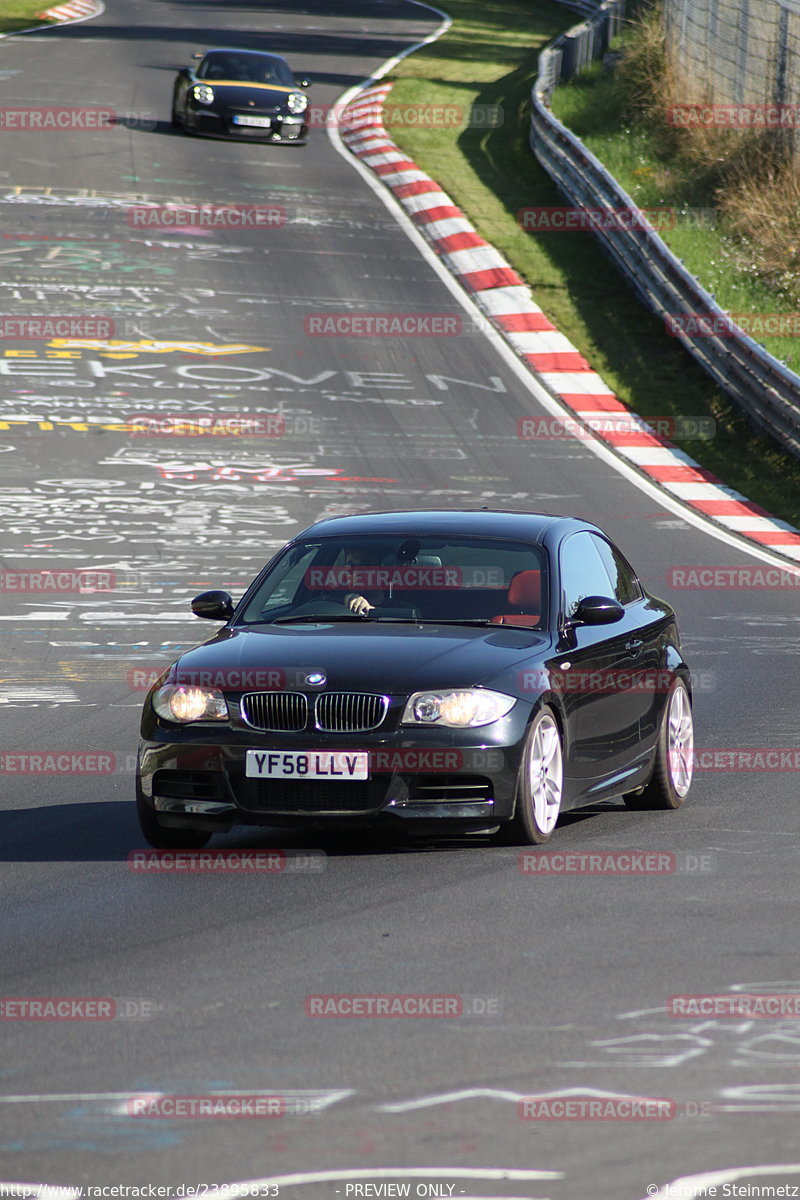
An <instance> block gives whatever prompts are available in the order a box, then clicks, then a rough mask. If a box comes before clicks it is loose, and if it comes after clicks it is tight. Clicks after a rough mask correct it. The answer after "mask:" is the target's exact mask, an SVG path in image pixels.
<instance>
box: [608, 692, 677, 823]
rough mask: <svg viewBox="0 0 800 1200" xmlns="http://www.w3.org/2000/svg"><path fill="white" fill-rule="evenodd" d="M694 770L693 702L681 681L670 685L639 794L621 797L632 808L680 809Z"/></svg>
mask: <svg viewBox="0 0 800 1200" xmlns="http://www.w3.org/2000/svg"><path fill="white" fill-rule="evenodd" d="M693 769H694V725H693V722H692V701H691V699H690V697H689V692H688V689H687V687H686V684H685V683H684V682H683V680H682V679H676V680H675V682H674V683H673V685H672V687H671V689H670V691H669V694H668V696H667V702H666V704H665V705H664V716H663V718H662V721H661V729H660V730H659V733H658V743H657V746H656V761H655V765H654V767H653V774H652V776H651V778H650V782H649V783H648V784H647V786H646V787H645V789H644V791H643V792H642V793H641V795H638V796H630V797H629V796H626V797H624V800H625V803H626V804H627V805H629V807H631V808H662V809H666V808H671V809H675V808H680V806H681V805H682V804H683V803H684V801H685V800H686V798H687V796H688V795H689V788H690V787H691V783H692V772H693Z"/></svg>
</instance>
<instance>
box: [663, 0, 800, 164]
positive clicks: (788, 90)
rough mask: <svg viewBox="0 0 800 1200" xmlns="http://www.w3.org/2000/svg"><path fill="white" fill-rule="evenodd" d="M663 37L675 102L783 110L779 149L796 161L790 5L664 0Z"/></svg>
mask: <svg viewBox="0 0 800 1200" xmlns="http://www.w3.org/2000/svg"><path fill="white" fill-rule="evenodd" d="M664 31H665V35H666V49H667V55H668V58H669V62H670V65H671V68H672V71H673V75H674V79H675V82H676V85H677V89H678V92H679V93H680V95H678V96H677V97H676V99H677V100H683V101H685V102H686V103H689V104H691V103H710V104H715V105H720V106H727V105H747V106H751V105H756V106H762V105H763V106H769V105H780V106H783V108H784V110H785V111H786V112H787V113H789V114H790V119H789V120H788V122H787V124H786V125H785V126H784V130H785V132H786V133H788V134H790V135H791V137H785V138H784V144H786V145H790V144H791V143H793V144H792V145H791V148H792V150H793V153H794V154H795V156H797V157H798V158H800V138H799V137H798V130H797V126H796V124H793V123H792V120H791V114H792V113H793V112H794V110H800V4H798V3H797V0H664Z"/></svg>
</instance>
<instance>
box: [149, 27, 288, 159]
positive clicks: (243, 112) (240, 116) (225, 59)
mask: <svg viewBox="0 0 800 1200" xmlns="http://www.w3.org/2000/svg"><path fill="white" fill-rule="evenodd" d="M309 86H310V83H309V80H307V79H301V80H299V81H298V80H296V79H295V77H294V75H293V74H292V72H291V70H290V68H289V65H288V63H287V62H286V60H285V59H283V58H281V56H280V55H279V54H265V53H262V52H261V51H259V50H224V49H219V50H209V51H208V53H207V54H205V55H204V56H203V58H202V59H201V61H200V63H199V64H198V66H197V67H196V68H195V67H186V68H185V69H184V70H183V71H181V72H180V74H179V75H178V77H177V79H176V80H175V88H174V91H173V95H172V124H173V125H175V126H176V127H177V128H180V129H185V130H188V131H190V132H191V133H204V134H210V135H212V136H215V137H233V138H240V139H242V140H244V141H262V142H264V141H266V142H294V143H297V144H302V143H304V142H305V138H306V134H307V133H308V116H307V112H308V97H307V96H306V94H305V89H306V88H308V87H309Z"/></svg>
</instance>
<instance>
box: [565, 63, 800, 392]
mask: <svg viewBox="0 0 800 1200" xmlns="http://www.w3.org/2000/svg"><path fill="white" fill-rule="evenodd" d="M553 112H554V113H555V115H556V116H557V117H558V118H559V120H560V121H563V122H564V124H565V125H567V126H568V127H569V128H570V129H571V130H572V131H573V133H576V134H577V135H578V137H580V138H581V139H582V141H583V142H584V143H585V144H586V146H587V147H588V148H589V150H591V151H592V153H593V154H596V155H597V157H598V158H599V159H600V161H601V162H602V163H604V165H605V166H606V167H607V168H608V170H609V171H610V172H611V174H612V175H613V176H614V178H615V179H617V180H618V181H619V182H620V183H621V184H622V186H623V187H624V188H625V190H626V192H628V194H629V195H630V196H631V197H632V199H633V200H635V201H636V203H637V204H638V205H640V206H651V205H652V206H663V205H665V206H667V207H669V208H677V209H678V213H677V214H676V223H675V227H674V228H672V229H669V228H666V229H662V230H661V231H660V232H661V236H662V237H663V239H664V241H665V242H666V243H667V245H668V246H669V247H670V249H671V250H672V251H673V253H674V254H677V256H678V257H679V258H680V259H682V260H683V262H684V264H685V265H686V267H687V268H688V270H690V271H691V272H692V274H693V275H695V276H696V277H697V278H698V279H699V281H700V283H701V284H702V285H703V287H704V288H705V289H706V290H707V291H709V292H711V294H712V295H713V296H714V298H715V299H716V301H717V303H718V304H719V305H720V306H721V307H722V308H723V309H725V311H726V312H731V313H754V314H758V313H796V312H797V302H796V300H795V298H794V297H793V296H792V295H791V293H790V292H788V291H787V292H781V291H778V290H777V289H776V288H773V287H770V286H768V285H767V284H766V283H765V282H763V281H762V280H759V279H757V278H755V277H754V274H753V272H752V271H749V270H747V268H746V267H745V266H743V265H741V264H742V257H743V256H742V254H741V253H740V252H739V248H738V242H737V239H736V237H734V236H732V235H731V234H730V233H728V232H726V230H725V225H724V221H723V220H722V219H716V217H715V214H716V209H715V207H714V203H715V199H714V190H715V183H714V181H713V180H712V178H711V172H702V171H698V169H697V167H696V165H694V164H691V163H688V162H683V161H681V159H680V158H679V157H677V156H675V155H667V154H665V153H664V150H663V147H664V146H665V144H666V143H665V141H664V139H660V138H659V137H658V135H657V134H656V133H654V132H653V130H652V129H650V128H648V127H646V126H645V127H638V128H637V127H635V126H634V127H631V124H630V122H628V121H626V120H625V119H624V117H623V112H622V103H621V98H620V95H619V92H618V89H617V87H616V85H615V81H614V77H613V75H607V74H606V75H604V74H603V73H602V70H601V68H600V67H599V66H595V67H593V68H591V70H589V71H586V72H585V73H584V74H583V75H581V76H580V77H578V78H577V79H573V80H571V81H570V82H569V83H568V84H566V85H565V86H563V87H560V88H559V89H558V90H557V91H556V93H555V97H554V101H553ZM692 209H703V210H706V211H707V212H708V213H709V214H710V215H711V216H712V217H713V218H714V219H715V220H716V224H715V225H714V224H710V225H708V224H707V225H704V226H702V227H701V226H698V224H697V223H696V222H695V223H693V218H692V213H691V210H692ZM680 210H684V211H685V216H683V217H682V216H681V211H680ZM752 336H753V337H754V340H755V341H757V342H759V343H760V344H761V345H762V346H764V347H765V348H766V349H767V350H768V351H769V353H770V354H773V355H775V357H776V358H779V359H782V360H783V361H785V362H786V363H787V364H788V365H789V366H790V367H791V368H792V370H794V371H800V342H798V339H797V338H796V337H792V336H789V337H761V336H757V335H755V334H753V335H752Z"/></svg>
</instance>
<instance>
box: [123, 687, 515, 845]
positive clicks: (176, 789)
mask: <svg viewBox="0 0 800 1200" xmlns="http://www.w3.org/2000/svg"><path fill="white" fill-rule="evenodd" d="M530 711H531V706H530V705H529V704H526V703H525V702H523V701H518V702H517V704H516V705H515V707H514V709H513V710H512V712H511V713H510V714H509V715H508V716H507V717H505V718H504V719H503V720H502V721H498V722H495V723H494V724H493V725H489V726H484V727H482V728H478V729H467V730H453V729H432V728H419V729H417V728H409V727H407V726H404V727H395V729H393V730H391V729H390V730H382V729H381V730H376V731H373V732H371V733H362V734H355V733H351V734H331V733H320V732H314V731H304V732H303V733H293V734H287V733H285V732H284V733H265V732H260V731H256V730H253V729H249V730H247V729H234V728H231V726H230V725H222V724H220V726H219V727H218V728H216V729H215V728H213V727H211V726H210V725H209V724H203V725H195V726H187V727H178V728H176V727H175V726H172V725H168V724H167V723H166V722H160V721H158V722H156V721H152V722H146V726H148V727H146V728H145V730H144V733H145V737H144V740H143V741H142V744H141V746H140V751H139V768H138V772H137V789H138V794H139V798H140V802H141V803H143V804H144V805H146V806H147V807H148V808H151V809H152V810H153V811H154V812H155V813H156V814H157V816H158V821H159V823H160V824H162V825H164V826H168V827H172V828H183V829H187V828H193V829H204V830H225V829H229V828H230V827H231V826H232V825H234V824H247V825H308V824H309V823H314V824H331V823H333V824H362V825H373V824H381V823H384V824H385V823H390V824H391V823H394V824H401V825H405V826H406V827H409V826H411V825H412V824H413V825H414V827H415V828H420V827H422V826H423V825H431V826H435V825H436V824H438V823H441V822H445V821H447V822H455V823H458V824H459V825H465V826H469V827H474V828H478V827H486V826H491V825H493V824H497V823H498V822H500V821H504V820H508V819H510V818H511V816H512V815H513V811H514V795H515V790H516V781H517V775H518V771H519V762H520V756H521V753H522V745H523V742H524V738H525V733H526V730H527V724H528V718H529V716H530ZM248 750H280V751H286V750H301V751H302V750H307V751H323V750H339V751H350V752H352V751H354V750H362V751H368V752H369V755H370V760H369V761H370V770H369V778H368V779H366V780H364V781H351V782H341V781H338V780H336V781H334V780H325V779H313V780H311V779H307V780H306V779H304V780H286V779H281V780H270V779H253V778H248V777H247V775H246V774H245V761H246V753H247V751H248Z"/></svg>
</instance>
